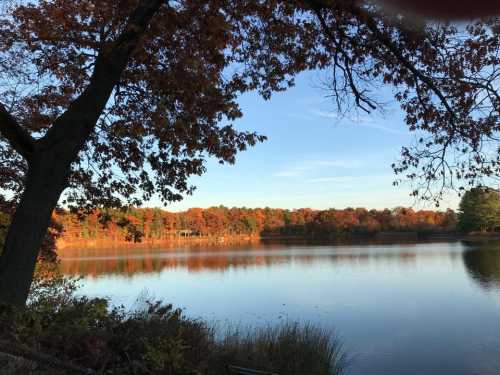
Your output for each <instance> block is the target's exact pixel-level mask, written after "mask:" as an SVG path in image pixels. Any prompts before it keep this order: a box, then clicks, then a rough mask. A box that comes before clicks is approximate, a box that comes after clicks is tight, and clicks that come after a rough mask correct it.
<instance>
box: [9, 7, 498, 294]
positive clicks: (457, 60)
mask: <svg viewBox="0 0 500 375" xmlns="http://www.w3.org/2000/svg"><path fill="white" fill-rule="evenodd" d="M8 3H10V6H5V7H4V11H3V12H2V13H1V14H0V96H1V98H2V103H0V135H1V140H0V161H1V162H0V189H2V191H3V192H5V193H7V195H8V196H9V197H12V203H13V204H15V205H16V210H15V214H14V217H13V219H12V223H11V225H10V227H9V231H8V233H7V237H6V242H5V246H4V251H3V253H2V256H1V258H0V297H2V298H4V299H5V300H11V299H12V298H14V299H16V300H17V302H19V301H22V299H23V298H24V297H25V295H24V297H23V293H27V290H28V287H29V283H30V280H31V275H32V271H33V269H34V263H35V260H36V257H37V255H38V251H39V247H40V244H41V241H42V239H43V237H44V235H45V233H46V230H47V227H48V225H49V222H50V216H51V213H52V211H53V209H54V207H56V205H57V204H58V202H61V200H60V197H61V194H63V192H64V194H63V195H62V197H63V199H62V202H63V203H64V204H66V205H67V206H70V207H73V208H77V209H79V210H84V209H88V210H90V209H92V208H94V207H96V206H100V207H120V206H122V205H130V204H134V205H139V204H141V203H142V202H144V201H145V200H148V199H150V198H151V197H152V196H154V195H157V196H158V197H160V199H161V200H162V201H163V202H164V203H167V202H169V201H174V200H179V199H181V198H182V195H183V194H186V193H190V192H192V191H193V187H192V186H190V184H189V180H188V179H189V177H190V176H192V175H199V174H202V173H203V172H204V171H205V162H206V160H207V159H208V158H209V157H212V158H216V159H217V160H219V161H220V162H221V163H233V162H234V161H235V155H236V153H237V152H238V151H242V150H244V149H246V148H247V147H248V146H253V145H255V144H256V143H258V142H261V141H263V140H264V139H265V137H264V136H263V135H259V134H256V133H254V132H252V131H239V130H237V129H236V128H235V127H234V126H233V122H234V121H235V120H236V119H238V118H239V117H241V116H242V112H241V109H240V107H239V105H238V101H237V100H238V97H239V96H240V95H241V94H243V93H245V92H247V91H254V90H255V91H258V92H259V93H260V94H261V95H262V96H263V97H264V98H265V99H269V98H270V97H271V95H272V93H273V92H276V91H281V90H285V89H286V88H288V87H289V86H291V85H293V83H294V77H295V76H296V75H297V74H299V73H300V72H302V71H305V70H312V69H315V70H322V71H326V72H329V80H328V85H327V86H328V90H329V94H330V96H331V97H332V99H333V104H334V105H335V106H336V107H337V110H339V111H340V112H343V113H346V112H349V111H351V110H359V111H365V112H371V111H374V110H378V109H383V103H382V100H381V98H380V97H379V92H380V90H379V89H380V87H381V86H383V85H385V86H388V87H390V88H391V89H392V91H393V93H394V98H395V100H396V101H397V102H399V104H400V106H401V108H402V110H403V111H404V113H405V118H406V123H407V124H408V126H409V129H410V130H411V131H412V132H414V133H415V135H416V143H415V144H413V145H408V146H406V147H404V148H403V149H402V153H401V160H400V162H399V163H395V164H394V165H393V169H394V171H395V172H396V174H399V175H400V177H401V179H409V180H410V181H413V182H414V184H415V190H414V194H415V195H417V196H419V197H421V198H423V199H434V200H435V201H436V202H438V201H439V199H440V198H441V195H442V193H443V191H445V190H446V189H448V188H455V189H466V188H467V187H468V186H470V185H472V186H474V185H477V184H478V181H480V180H481V179H482V178H484V177H486V178H494V177H498V176H499V174H500V158H499V152H498V144H497V143H498V132H499V127H500V125H499V121H498V120H499V108H500V94H499V93H498V88H499V87H500V86H499V84H498V83H499V82H498V81H499V74H500V73H499V69H498V62H499V53H498V52H499V43H500V38H499V33H500V20H499V19H498V18H495V17H491V18H485V19H481V20H478V21H475V22H470V23H467V24H460V25H453V24H450V23H446V22H426V21H424V20H416V19H413V18H411V19H409V18H407V17H406V16H405V15H403V14H401V13H394V12H389V11H387V10H386V9H385V8H383V7H381V6H380V5H378V3H375V2H369V1H362V2H360V1H349V0H301V1H299V0H297V1H283V0H271V1H259V0H236V1H227V0H210V1H199V0H178V1H165V0H118V1H103V0H37V1H31V2H30V1H21V2H15V1H12V2H8ZM304 131H306V130H304ZM21 193H22V194H21ZM20 281H22V282H20ZM19 290H23V292H22V293H20V292H19ZM6 291H7V292H6ZM5 293H7V294H5Z"/></svg>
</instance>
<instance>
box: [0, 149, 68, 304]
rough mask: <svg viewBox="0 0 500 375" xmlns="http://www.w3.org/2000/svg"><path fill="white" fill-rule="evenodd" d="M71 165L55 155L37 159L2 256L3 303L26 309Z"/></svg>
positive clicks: (0, 291)
mask: <svg viewBox="0 0 500 375" xmlns="http://www.w3.org/2000/svg"><path fill="white" fill-rule="evenodd" d="M69 170H70V168H69V163H65V162H64V161H63V160H61V158H60V157H59V156H58V155H57V154H56V153H54V152H48V153H44V154H43V155H40V156H38V157H37V158H34V160H33V162H32V163H31V164H30V167H29V171H28V174H27V176H26V185H25V190H24V193H23V195H22V197H21V200H20V202H19V205H18V206H17V209H16V212H15V214H14V217H13V218H12V222H11V225H10V227H9V231H8V233H7V237H6V239H5V244H4V248H3V252H2V254H1V256H0V302H1V303H10V304H14V305H24V304H25V303H26V299H27V298H28V293H29V289H30V286H31V282H32V280H33V272H34V270H35V264H36V260H37V257H38V253H39V251H40V245H41V243H42V240H43V237H44V236H45V234H46V232H47V228H48V226H49V223H50V217H51V214H52V211H53V210H54V208H55V206H56V204H57V201H58V200H59V197H60V195H61V193H62V191H63V190H64V188H65V187H66V185H67V176H68V173H69Z"/></svg>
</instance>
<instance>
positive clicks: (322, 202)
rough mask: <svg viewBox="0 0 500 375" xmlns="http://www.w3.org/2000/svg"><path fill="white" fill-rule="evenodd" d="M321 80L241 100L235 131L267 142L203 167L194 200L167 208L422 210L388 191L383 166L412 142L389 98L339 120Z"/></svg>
mask: <svg viewBox="0 0 500 375" xmlns="http://www.w3.org/2000/svg"><path fill="white" fill-rule="evenodd" d="M323 78H324V77H323V76H322V73H320V72H308V73H304V74H302V75H300V76H299V77H298V78H297V80H296V86H295V87H293V88H291V89H289V90H288V91H286V92H283V93H277V94H275V95H274V96H273V97H272V98H271V99H270V100H269V101H264V100H263V99H262V98H261V97H259V96H258V95H257V94H256V93H250V94H247V95H244V96H243V97H241V98H240V101H239V102H240V104H241V107H242V109H243V113H244V116H243V118H242V119H240V120H238V121H237V122H236V123H235V126H236V127H237V128H238V129H245V130H255V131H257V132H259V133H262V134H264V135H266V136H267V137H268V140H267V141H266V142H264V143H263V144H258V145H257V146H255V147H253V148H251V149H249V150H247V151H245V152H243V153H240V154H239V155H238V157H237V162H236V164H235V165H232V166H226V165H220V164H218V163H217V162H216V161H209V163H208V164H207V169H208V170H207V173H205V174H204V175H203V176H201V177H195V178H192V179H191V182H192V183H193V184H194V185H196V186H197V190H196V191H195V192H194V194H193V195H192V196H187V197H186V198H185V199H184V200H183V201H182V202H178V203H173V204H170V205H169V206H167V209H168V210H171V211H179V210H185V209H187V208H189V207H210V206H215V205H220V204H223V205H225V206H230V207H232V206H238V207H242V206H245V207H265V206H268V207H281V208H289V209H293V208H301V207H311V208H316V209H325V208H345V207H367V208H378V209H380V208H385V207H387V208H393V207H396V206H401V205H404V206H414V207H415V208H422V207H424V206H423V205H422V203H420V204H416V203H415V200H414V199H413V198H411V197H409V195H408V193H409V191H410V188H409V186H398V187H394V186H392V181H393V180H394V175H393V174H392V170H391V167H390V165H391V163H392V162H394V161H396V160H397V159H398V156H399V151H400V149H401V147H402V146H404V145H408V144H410V143H411V141H412V138H413V135H411V134H410V132H409V131H408V130H407V128H406V126H405V124H404V121H403V115H402V112H401V111H400V110H399V107H398V106H397V104H395V103H394V102H393V100H392V98H391V96H390V92H385V93H384V92H380V93H377V95H379V96H380V97H381V98H382V100H384V101H386V102H387V103H388V104H387V107H386V111H385V113H384V114H383V115H381V114H374V115H366V114H359V115H356V114H353V115H348V116H347V117H343V118H342V117H339V116H338V115H337V114H336V113H335V108H334V105H333V102H332V101H331V99H328V98H327V97H326V96H327V94H328V93H327V92H326V91H325V90H324V89H322V88H320V85H319V84H318V83H319V82H320V81H321V79H323ZM457 201H458V198H457V197H456V196H454V195H450V196H449V197H448V198H447V199H446V200H445V201H444V202H443V203H442V205H441V209H443V208H447V207H451V208H456V206H457ZM149 205H152V206H157V205H158V202H155V201H152V202H150V204H149ZM427 207H429V206H427ZM431 207H432V206H431Z"/></svg>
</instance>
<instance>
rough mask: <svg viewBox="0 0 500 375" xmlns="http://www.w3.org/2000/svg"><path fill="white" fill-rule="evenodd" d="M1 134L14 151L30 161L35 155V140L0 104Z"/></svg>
mask: <svg viewBox="0 0 500 375" xmlns="http://www.w3.org/2000/svg"><path fill="white" fill-rule="evenodd" d="M0 134H1V135H2V137H3V138H5V139H6V140H7V141H8V142H9V144H10V145H11V146H12V148H13V149H14V150H16V151H17V152H18V153H19V154H20V155H22V156H23V157H24V158H25V159H26V160H27V161H29V160H30V159H31V157H32V155H33V149H34V143H35V140H34V139H33V138H32V137H31V136H30V135H29V134H28V132H27V131H26V130H24V129H23V128H22V127H21V125H19V123H18V122H17V121H16V119H15V118H14V117H13V116H12V115H11V114H10V113H9V111H7V109H6V108H5V106H4V105H3V104H1V103H0Z"/></svg>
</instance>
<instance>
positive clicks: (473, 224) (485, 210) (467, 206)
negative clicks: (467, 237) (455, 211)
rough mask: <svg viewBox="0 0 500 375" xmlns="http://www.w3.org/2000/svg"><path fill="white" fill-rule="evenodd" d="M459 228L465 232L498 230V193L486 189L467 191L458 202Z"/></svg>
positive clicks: (499, 199) (499, 193)
mask: <svg viewBox="0 0 500 375" xmlns="http://www.w3.org/2000/svg"><path fill="white" fill-rule="evenodd" d="M459 228H460V229H461V230H462V231H465V232H471V231H483V232H484V231H492V230H498V229H499V228H500V192H499V191H498V190H495V189H491V188H488V187H476V188H473V189H471V190H469V191H467V192H466V193H465V194H464V195H463V197H462V200H461V201H460V212H459Z"/></svg>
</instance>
